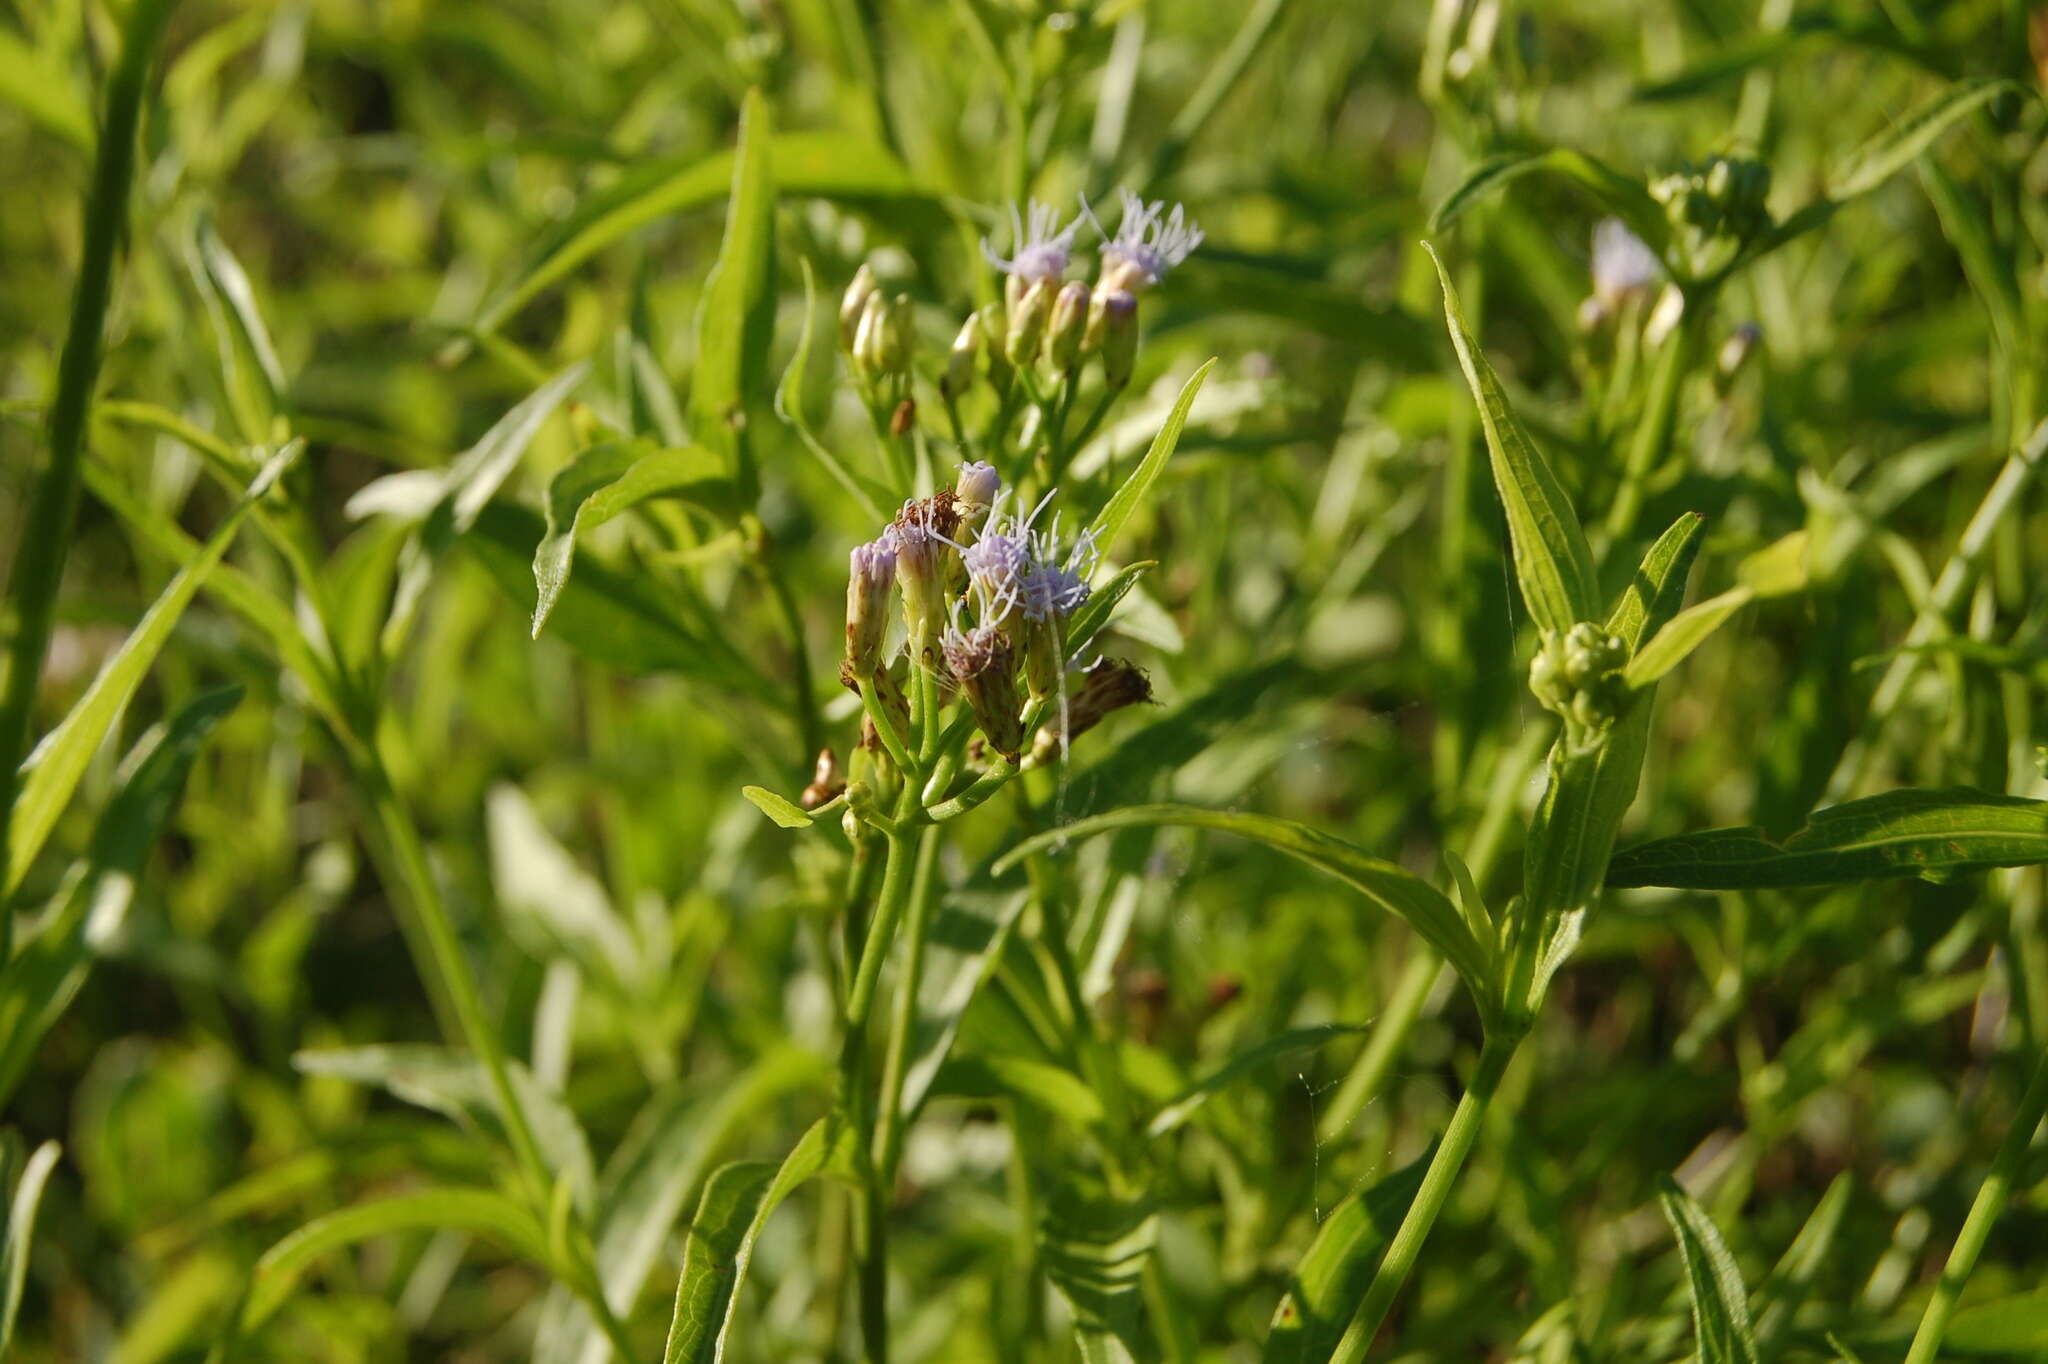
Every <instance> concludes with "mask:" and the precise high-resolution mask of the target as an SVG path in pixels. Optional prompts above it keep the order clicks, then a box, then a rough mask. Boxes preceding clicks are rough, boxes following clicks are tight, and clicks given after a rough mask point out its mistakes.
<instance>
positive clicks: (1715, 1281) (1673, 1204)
mask: <svg viewBox="0 0 2048 1364" xmlns="http://www.w3.org/2000/svg"><path fill="white" fill-rule="evenodd" d="M1657 1201H1658V1203H1659V1204H1660V1205H1661V1206H1662V1207H1663V1209H1664V1218H1665V1220H1666V1221H1668V1222H1670V1223H1671V1231H1672V1234H1673V1235H1674V1236H1676V1237H1677V1238H1678V1253H1679V1255H1680V1256H1681V1257H1683V1259H1684V1260H1685V1276H1686V1286H1687V1289H1688V1291H1689V1292H1690V1294H1691V1296H1692V1323H1693V1333H1694V1335H1695V1336H1696V1337H1697V1344H1698V1346H1699V1352H1700V1364H1759V1361H1758V1359H1757V1351H1756V1337H1755V1336H1754V1335H1753V1334H1752V1333H1751V1331H1750V1326H1749V1298H1748V1296H1747V1295H1746V1294H1745V1293H1744V1292H1743V1288H1742V1274H1741V1271H1739V1270H1737V1269H1736V1267H1735V1257H1734V1256H1732V1255H1730V1254H1729V1253H1728V1247H1727V1245H1726V1244H1724V1243H1723V1242H1722V1240H1721V1233H1720V1232H1719V1231H1717V1230H1716V1229H1715V1227H1714V1223H1713V1219H1711V1218H1709V1217H1708V1216H1707V1214H1706V1212H1705V1210H1704V1209H1702V1208H1701V1207H1700V1205H1699V1204H1697V1203H1695V1202H1693V1200H1692V1198H1691V1196H1690V1195H1688V1194H1687V1193H1686V1192H1685V1190H1683V1189H1681V1188H1679V1187H1678V1183H1677V1181H1675V1180H1673V1179H1671V1178H1670V1177H1669V1176H1666V1177H1665V1178H1663V1179H1662V1180H1660V1181H1659V1183H1658V1189H1657Z"/></svg>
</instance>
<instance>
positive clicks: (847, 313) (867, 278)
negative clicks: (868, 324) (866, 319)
mask: <svg viewBox="0 0 2048 1364" xmlns="http://www.w3.org/2000/svg"><path fill="white" fill-rule="evenodd" d="M874 294H875V272H874V270H873V268H872V267H870V266H869V265H868V264H867V262H865V261H863V262H861V267H860V269H858V270H856V271H854V272H853V282H852V283H851V284H849V285H847V286H846V293H845V294H844V295H842V296H841V297H840V300H839V346H840V349H842V350H844V351H847V352H849V353H851V352H852V350H853V338H854V333H855V332H857V331H858V330H859V329H860V319H861V314H862V313H863V312H865V311H866V309H867V306H868V300H869V299H870V298H872V297H874Z"/></svg>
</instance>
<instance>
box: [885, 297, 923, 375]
mask: <svg viewBox="0 0 2048 1364" xmlns="http://www.w3.org/2000/svg"><path fill="white" fill-rule="evenodd" d="M916 350H917V317H916V314H915V312H914V311H913V310H912V308H911V305H910V295H909V294H898V295H896V298H895V300H894V301H893V302H891V303H890V305H889V311H888V313H887V315H886V316H885V317H884V318H883V320H882V367H883V369H884V370H885V371H886V372H888V373H890V374H896V375H907V374H909V373H910V359H911V356H912V355H913V354H914V353H915V352H916Z"/></svg>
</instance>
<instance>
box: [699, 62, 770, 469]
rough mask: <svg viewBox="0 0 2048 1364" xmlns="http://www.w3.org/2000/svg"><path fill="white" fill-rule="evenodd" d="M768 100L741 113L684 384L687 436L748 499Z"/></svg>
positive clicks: (766, 297) (763, 298)
mask: <svg viewBox="0 0 2048 1364" xmlns="http://www.w3.org/2000/svg"><path fill="white" fill-rule="evenodd" d="M770 120H771V115H770V113H769V111H768V100H767V97H766V96H764V95H763V94H762V93H761V92H760V91H759V90H749V91H748V92H747V98H746V102H745V103H744V104H743V105H741V107H740V130H739V151H738V154H737V156H736V157H735V159H734V161H733V171H732V196H731V198H730V199H728V200H727V206H726V211H725V240H724V241H723V242H722V243H721V244H720V245H719V248H718V261H717V263H716V264H714V265H713V266H712V267H711V277H710V278H709V279H707V280H706V281H705V282H704V299H703V303H702V305H701V309H700V311H699V313H698V315H697V373H696V377H695V378H694V379H693V380H692V381H691V384H690V403H689V418H690V423H691V427H692V434H694V435H695V436H696V438H697V439H698V440H699V441H700V442H702V443H703V444H704V445H705V446H707V447H709V448H710V449H712V450H714V451H716V452H717V453H718V454H719V455H721V456H722V457H723V458H724V460H725V471H726V474H727V476H728V477H730V478H732V479H733V480H734V482H736V483H737V484H738V485H739V487H740V490H741V493H742V495H743V496H745V497H746V498H748V500H751V498H752V495H753V490H754V488H755V485H756V481H757V478H756V474H755V470H754V467H753V457H752V451H751V445H750V443H749V441H748V438H747V430H746V427H747V409H748V407H749V406H750V405H751V404H752V403H754V402H755V401H757V399H758V398H759V395H761V394H763V393H765V392H766V391H767V387H768V379H767V373H768V344H769V341H770V340H771V339H772V337H773V335H774V330H775V195H776V188H775V170H774V163H773V160H772V158H771V157H770V154H769V143H770V140H771V138H772V137H773V136H774V130H773V125H772V123H771V121H770Z"/></svg>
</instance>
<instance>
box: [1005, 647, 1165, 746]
mask: <svg viewBox="0 0 2048 1364" xmlns="http://www.w3.org/2000/svg"><path fill="white" fill-rule="evenodd" d="M1151 699H1152V683H1151V682H1150V681H1148V680H1147V679H1146V677H1145V674H1144V672H1143V671H1142V670H1141V669H1139V668H1138V666H1137V665H1136V664H1134V663H1128V662H1126V661H1124V660H1123V659H1121V658H1105V659H1103V660H1102V661H1101V662H1099V663H1097V664H1096V665H1095V666H1094V667H1092V668H1090V669H1089V670H1088V672H1087V674H1086V675H1085V676H1084V677H1083V678H1082V679H1081V685H1080V687H1079V688H1078V689H1077V690H1076V691H1075V692H1074V693H1073V695H1072V696H1070V697H1069V698H1068V699H1067V704H1066V708H1065V713H1064V715H1063V716H1062V717H1061V720H1060V721H1057V722H1055V723H1053V724H1048V725H1043V726H1041V727H1040V728H1039V731H1038V737H1037V738H1036V739H1034V740H1032V743H1031V756H1032V757H1033V758H1034V759H1036V760H1037V761H1038V762H1041V763H1046V762H1051V761H1052V760H1053V758H1054V757H1056V756H1057V755H1058V754H1059V752H1060V750H1061V749H1062V748H1063V747H1065V746H1066V745H1068V744H1071V743H1072V742H1073V741H1074V740H1075V739H1078V738H1080V737H1081V736H1082V735H1083V734H1086V733H1087V732H1088V731H1089V730H1091V729H1093V728H1095V726H1097V725H1099V724H1101V723H1102V721H1103V717H1105V716H1107V715H1110V714H1112V713H1114V712H1116V711H1119V710H1122V709H1123V708H1124V707H1126V706H1135V705H1138V704H1139V703H1141V702H1145V701H1150V700H1151Z"/></svg>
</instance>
